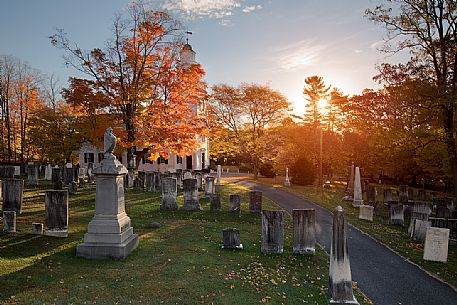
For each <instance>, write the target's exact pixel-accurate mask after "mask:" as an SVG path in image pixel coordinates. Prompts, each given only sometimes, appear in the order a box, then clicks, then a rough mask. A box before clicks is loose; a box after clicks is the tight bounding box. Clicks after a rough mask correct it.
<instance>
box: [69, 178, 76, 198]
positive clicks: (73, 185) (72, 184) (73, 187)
mask: <svg viewBox="0 0 457 305" xmlns="http://www.w3.org/2000/svg"><path fill="white" fill-rule="evenodd" d="M76 193H78V185H77V184H76V182H74V181H71V182H70V184H68V194H70V195H76Z"/></svg>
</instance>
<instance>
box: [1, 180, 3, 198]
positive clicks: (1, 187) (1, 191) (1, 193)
mask: <svg viewBox="0 0 457 305" xmlns="http://www.w3.org/2000/svg"><path fill="white" fill-rule="evenodd" d="M0 200H1V201H2V202H3V182H2V180H0Z"/></svg>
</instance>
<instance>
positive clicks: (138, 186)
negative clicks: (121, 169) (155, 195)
mask: <svg viewBox="0 0 457 305" xmlns="http://www.w3.org/2000/svg"><path fill="white" fill-rule="evenodd" d="M133 188H134V189H135V190H139V191H142V190H143V189H144V182H143V180H142V179H141V178H140V177H139V176H138V177H136V178H135V179H134V180H133Z"/></svg>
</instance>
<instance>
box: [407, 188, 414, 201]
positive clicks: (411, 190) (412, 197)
mask: <svg viewBox="0 0 457 305" xmlns="http://www.w3.org/2000/svg"><path fill="white" fill-rule="evenodd" d="M408 200H414V189H413V188H412V187H408Z"/></svg>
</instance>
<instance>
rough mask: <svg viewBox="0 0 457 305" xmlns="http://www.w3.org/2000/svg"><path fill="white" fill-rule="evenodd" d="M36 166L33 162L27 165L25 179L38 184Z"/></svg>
mask: <svg viewBox="0 0 457 305" xmlns="http://www.w3.org/2000/svg"><path fill="white" fill-rule="evenodd" d="M38 169H39V168H38V166H37V165H34V164H28V165H27V181H28V183H29V184H30V185H38V184H39V180H38V179H39V178H38Z"/></svg>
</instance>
